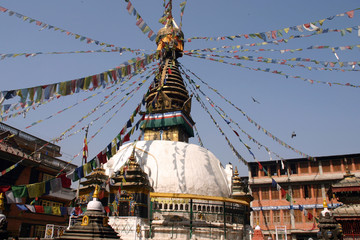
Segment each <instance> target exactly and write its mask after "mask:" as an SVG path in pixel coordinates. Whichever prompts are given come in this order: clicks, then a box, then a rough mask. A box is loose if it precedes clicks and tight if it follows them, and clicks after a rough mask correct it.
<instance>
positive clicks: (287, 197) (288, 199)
mask: <svg viewBox="0 0 360 240" xmlns="http://www.w3.org/2000/svg"><path fill="white" fill-rule="evenodd" d="M286 201H288V202H290V201H291V197H290V195H289V194H288V193H286Z"/></svg>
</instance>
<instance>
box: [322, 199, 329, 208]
mask: <svg viewBox="0 0 360 240" xmlns="http://www.w3.org/2000/svg"><path fill="white" fill-rule="evenodd" d="M323 207H324V208H327V207H328V205H327V202H326V199H325V198H324V201H323Z"/></svg>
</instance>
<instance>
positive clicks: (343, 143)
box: [0, 0, 360, 175]
mask: <svg viewBox="0 0 360 240" xmlns="http://www.w3.org/2000/svg"><path fill="white" fill-rule="evenodd" d="M180 2H182V1H174V3H173V4H174V13H173V14H174V16H175V19H176V21H177V23H179V22H180V17H179V16H180V10H179V4H180ZM132 3H133V5H134V6H135V8H136V10H137V11H138V12H139V13H140V15H141V16H142V17H143V19H144V20H145V21H146V23H147V24H148V25H149V26H150V27H151V28H152V29H153V30H154V31H155V32H157V30H158V29H159V28H161V27H162V25H161V24H160V23H158V20H159V18H160V17H161V15H162V12H163V7H162V3H163V1H162V0H152V1H140V0H133V1H132ZM0 5H1V6H2V7H5V8H8V9H10V10H12V11H15V12H18V13H21V14H23V15H25V16H28V17H31V18H34V19H38V20H40V21H42V22H44V23H48V24H50V25H53V26H56V27H59V28H62V29H66V30H69V31H70V32H73V33H78V34H81V35H83V36H87V37H90V38H93V39H96V40H100V41H102V42H107V43H113V44H114V45H116V46H118V47H129V48H136V49H145V50H149V51H150V50H154V49H155V47H156V46H155V43H154V42H151V41H149V40H148V39H147V38H146V36H145V35H144V34H142V32H141V31H140V30H139V29H138V28H137V26H136V25H135V19H134V18H133V16H130V15H129V14H128V13H127V11H126V3H125V1H120V0H119V1H112V0H106V1H95V0H62V1H48V0H16V1H13V0H3V1H2V2H1V4H0ZM357 7H359V5H358V1H355V0H354V1H352V0H348V1H334V0H331V1H328V0H318V1H307V0H304V1H301V3H300V2H298V1H283V0H276V1H265V0H259V1H237V0H228V1H208V0H197V1H191V0H189V1H188V2H187V5H186V8H185V12H184V17H183V32H184V34H185V38H189V37H195V36H199V37H200V36H201V37H218V36H231V35H238V34H248V33H258V32H267V31H272V30H278V29H283V28H286V27H290V26H297V25H302V24H304V23H309V22H314V21H317V20H321V19H324V18H327V17H330V16H334V15H336V14H339V13H344V12H347V11H349V10H352V9H356V8H357ZM359 18H360V11H355V15H354V18H348V17H346V16H345V17H337V18H334V19H333V20H327V21H325V22H324V24H323V26H322V27H323V28H329V29H343V28H348V27H353V26H357V25H358V22H359ZM0 28H1V38H0V54H4V53H24V52H25V53H33V52H66V51H86V50H99V49H101V47H99V46H97V45H95V44H86V43H85V42H81V41H79V40H77V39H74V38H73V37H71V36H67V35H66V34H64V33H61V32H59V31H57V32H55V31H53V30H48V29H44V30H42V31H40V28H39V27H38V26H36V25H35V24H34V23H33V24H29V22H23V21H22V20H19V19H18V18H17V17H15V16H8V14H4V13H0ZM304 33H305V32H304ZM304 33H300V32H295V31H290V32H289V34H286V35H285V34H284V38H288V37H289V36H291V35H298V34H304ZM306 33H309V32H306ZM259 42H262V41H261V40H260V39H245V38H239V39H235V40H234V41H230V40H223V41H206V40H193V41H192V42H187V43H185V50H191V49H203V48H213V47H221V46H236V45H244V44H248V43H259ZM358 43H359V37H358V33H357V31H354V32H353V33H351V34H350V33H347V34H346V35H345V36H341V34H340V33H328V34H321V35H316V36H312V37H307V38H298V39H292V40H289V41H288V43H280V44H278V45H276V44H268V45H265V46H262V47H261V48H266V49H274V50H281V49H297V48H303V49H306V48H308V47H310V46H315V45H327V46H333V47H340V46H349V45H356V44H358ZM244 49H252V50H255V49H259V47H244ZM358 51H359V49H358V48H356V47H355V48H354V49H353V50H346V51H340V50H339V51H337V52H336V53H337V54H338V57H339V59H340V61H359V59H358ZM205 54H207V53H205ZM214 54H218V53H214ZM225 55H226V56H233V55H231V54H225ZM237 55H239V56H254V57H256V58H257V57H266V58H273V59H289V58H295V57H296V58H310V59H314V60H318V61H332V62H336V61H337V59H336V57H335V55H334V53H333V52H332V51H331V50H330V49H322V50H304V51H298V52H294V53H283V54H280V53H279V52H268V51H267V52H260V53H259V52H258V53H256V52H253V51H249V52H240V53H237ZM134 56H136V55H135V54H131V53H124V54H122V55H120V54H119V53H89V54H58V55H55V54H47V55H46V54H44V55H39V56H36V57H28V58H25V57H23V56H22V57H15V58H5V59H4V60H1V61H0V71H1V80H0V81H1V90H10V89H19V88H26V87H32V86H38V85H42V84H50V83H57V82H62V81H68V80H72V79H77V78H81V77H85V76H89V75H93V74H98V73H101V72H104V71H106V70H108V69H112V68H114V67H116V66H117V65H119V64H121V63H123V62H124V61H127V60H129V59H130V58H133V57H134ZM179 61H180V62H181V63H182V64H183V65H184V66H185V67H186V68H188V69H190V70H191V71H193V72H194V73H196V74H197V75H198V76H199V77H200V78H201V79H202V80H204V81H206V82H207V83H208V84H209V85H210V86H212V87H213V88H215V89H217V90H218V91H219V92H220V93H221V94H222V95H223V96H225V97H226V98H228V99H229V100H230V101H231V102H232V103H233V104H234V105H236V106H237V107H239V108H241V109H242V110H243V111H245V112H246V113H247V114H248V115H249V116H250V117H251V118H252V119H253V120H255V121H256V122H258V123H259V124H261V126H262V127H264V128H265V129H267V130H268V131H270V132H271V133H272V134H274V135H275V136H277V137H278V138H280V139H281V140H283V141H284V142H286V143H287V144H289V145H291V146H293V147H294V148H296V149H298V150H300V151H302V152H304V153H306V154H309V155H312V156H326V155H337V154H349V153H358V151H359V150H358V149H359V142H360V141H359V136H360V127H359V125H358V122H359V119H360V111H359V108H358V103H359V102H360V95H359V91H360V89H359V88H351V87H344V86H332V87H330V86H327V85H324V84H318V83H314V84H310V83H308V82H304V81H302V80H299V79H295V78H285V77H283V76H281V75H278V74H271V73H266V72H261V71H253V70H249V69H246V68H241V67H237V66H231V65H226V64H222V63H219V62H213V61H209V60H204V59H199V58H193V57H189V56H184V57H183V58H181V59H179ZM229 61H232V62H235V63H242V64H243V65H246V66H248V67H255V68H258V67H259V68H262V69H265V68H270V69H271V71H274V70H277V71H283V72H284V73H286V74H288V75H292V76H301V77H303V78H308V79H312V80H314V81H316V80H318V81H325V82H339V83H344V84H345V83H351V84H354V85H360V82H359V78H358V75H359V73H358V72H357V71H345V72H340V71H337V70H333V71H329V70H328V71H320V70H319V71H317V70H311V71H310V70H308V69H306V68H301V67H296V66H295V67H289V66H281V65H277V64H267V63H257V62H249V61H234V60H229ZM295 64H296V62H295ZM303 64H304V65H308V66H313V67H321V65H318V66H317V65H311V64H308V63H303ZM344 69H349V68H344ZM355 69H356V70H360V67H359V66H356V67H355ZM135 79H136V78H135ZM195 80H196V79H194V81H195ZM148 84H149V83H146V84H145V86H144V87H143V88H141V89H140V90H139V92H138V93H137V94H136V95H135V96H134V97H133V98H132V99H131V100H130V101H129V103H128V104H126V105H125V106H124V107H123V108H122V109H121V110H120V111H119V114H117V115H116V116H115V117H114V118H112V120H111V121H110V122H109V123H108V124H107V125H106V126H105V127H103V129H102V130H101V132H99V134H98V135H97V136H96V138H94V139H93V140H92V141H91V142H90V143H89V155H90V157H92V156H94V155H95V154H97V153H98V152H99V151H101V150H102V149H103V148H104V147H106V145H107V144H108V143H110V142H111V140H112V139H113V138H114V137H115V136H116V134H117V133H118V132H119V131H120V130H121V128H122V127H123V126H124V124H125V123H126V121H127V120H128V119H129V117H130V115H131V113H132V111H133V110H134V108H135V106H136V104H138V103H139V102H140V100H141V97H142V95H143V94H144V93H145V91H146V86H148ZM201 89H202V90H203V91H204V92H205V93H206V94H207V95H208V96H209V97H210V98H211V99H212V100H213V101H214V102H215V103H216V104H217V105H219V106H221V108H222V109H223V110H224V111H225V112H226V113H227V114H228V115H229V116H230V117H231V118H232V119H233V120H234V121H235V122H237V123H238V124H239V125H240V126H241V128H242V129H243V130H245V131H246V132H247V133H248V134H249V135H251V136H252V137H253V138H255V139H256V140H257V141H258V142H260V143H262V144H263V145H265V146H267V147H268V148H269V149H270V150H271V151H273V152H275V153H277V154H278V155H280V156H281V157H283V158H299V157H301V156H300V155H298V154H297V153H295V152H293V151H291V150H289V149H287V148H284V147H283V146H281V145H280V144H278V143H277V142H275V141H274V140H273V139H272V138H270V137H269V136H266V135H265V134H264V133H263V132H261V131H259V130H257V128H256V127H254V126H253V125H252V124H250V123H249V121H248V120H247V119H246V118H244V117H243V115H242V114H241V113H239V112H238V111H236V110H235V109H234V108H232V107H231V106H230V105H229V104H227V103H226V102H224V101H223V100H221V98H219V97H217V95H216V94H214V93H213V92H211V91H209V90H208V89H207V88H206V87H205V86H201ZM99 91H100V90H99ZM99 91H96V92H99ZM110 92H111V90H108V91H106V92H104V93H102V94H99V95H98V96H96V97H93V98H92V99H91V100H89V101H86V102H85V103H82V104H79V105H78V106H76V107H74V108H72V109H70V110H67V111H65V112H63V113H61V114H59V115H57V116H56V117H53V118H51V119H49V120H45V121H44V122H42V123H40V124H37V125H35V126H33V127H31V128H29V129H27V130H25V127H26V126H28V125H30V124H31V123H33V122H35V121H38V120H40V119H44V118H46V117H48V116H50V115H52V114H54V113H56V112H57V111H59V110H61V109H63V108H66V107H68V106H71V105H73V104H75V103H76V102H78V101H81V100H82V99H84V98H86V97H88V96H89V95H91V94H93V93H94V92H88V93H80V94H75V95H72V96H68V97H61V98H59V99H58V100H54V101H53V102H51V103H48V104H46V105H43V106H41V107H39V108H37V109H36V110H31V111H29V112H28V113H27V115H26V117H25V118H24V117H17V118H15V119H10V120H8V121H6V122H5V123H7V124H10V125H12V126H14V127H17V128H19V129H22V130H25V131H27V132H29V133H31V134H34V135H36V136H39V137H41V138H43V139H45V140H50V139H53V138H55V137H57V136H59V135H60V134H61V133H62V132H63V131H65V130H66V129H68V128H69V127H70V126H72V125H73V124H74V123H76V122H77V121H78V120H79V119H81V117H82V116H84V115H86V114H87V113H88V112H89V111H90V110H91V109H92V108H94V107H95V106H96V104H98V103H99V102H100V101H101V100H102V99H103V97H104V96H105V95H108V94H110ZM122 96H123V95H120V96H119V97H118V98H117V99H116V100H114V101H113V102H111V103H109V104H107V105H106V106H104V107H103V108H101V109H99V110H98V111H96V113H95V114H93V115H91V117H89V118H88V119H86V120H84V121H83V122H82V123H81V124H79V125H77V127H75V128H74V129H73V130H72V131H70V132H74V131H76V130H78V129H79V128H81V127H83V126H85V125H86V124H88V123H89V122H90V121H91V120H93V119H95V118H96V117H98V116H99V115H101V114H102V113H103V112H105V111H106V110H107V109H108V108H110V107H111V106H113V105H114V104H115V103H116V102H117V101H118V100H119V99H120V98H121V97H122ZM252 97H254V98H255V99H257V100H258V101H259V102H260V104H258V103H255V102H253V100H252ZM204 100H205V99H204ZM205 101H206V100H205ZM192 103H193V110H192V117H193V119H194V121H195V122H196V126H197V129H198V130H199V134H200V136H201V138H202V141H203V143H204V146H205V147H206V148H208V149H209V150H211V151H212V152H213V153H214V154H215V155H216V156H217V157H218V158H219V159H220V160H221V161H222V163H224V164H226V163H228V162H232V163H233V164H234V165H236V166H238V167H239V168H240V173H241V175H246V174H247V169H246V167H245V166H244V165H243V164H241V163H239V162H238V160H237V158H236V157H235V156H234V155H233V153H232V151H231V150H230V149H229V148H228V146H227V144H226V141H225V140H224V137H223V136H222V135H221V134H220V133H219V131H218V130H217V128H216V127H215V126H214V124H213V122H212V121H211V119H210V118H209V116H208V115H207V114H206V113H205V112H204V111H203V109H202V108H201V107H200V106H199V104H198V103H197V102H196V100H195V99H193V102H192ZM208 108H209V109H210V110H211V114H212V115H213V116H214V117H215V118H216V121H217V122H218V123H219V125H220V126H221V128H222V129H223V131H224V132H225V134H226V136H227V137H228V138H229V139H230V141H231V143H232V144H233V145H234V146H235V148H236V149H237V151H238V152H239V153H240V154H241V155H242V156H243V157H244V158H245V159H246V160H247V161H253V160H252V157H251V155H250V154H249V153H248V152H247V150H246V149H245V148H244V146H243V145H242V144H241V143H240V142H239V139H238V138H236V136H235V135H234V134H233V132H232V131H231V130H230V129H229V128H228V126H227V124H226V123H225V122H224V121H223V120H222V119H221V118H219V116H218V115H217V114H216V112H214V111H212V109H211V106H208ZM116 110H117V107H115V108H114V109H113V110H112V111H110V112H109V113H108V114H107V115H105V116H104V117H103V118H101V119H100V120H99V121H97V123H96V124H94V125H92V126H91V127H90V129H89V135H90V136H91V135H93V134H94V133H95V132H96V131H97V130H98V129H99V128H100V127H102V126H103V125H104V124H105V122H106V121H107V119H108V118H109V117H110V116H111V115H112V114H113V113H114V112H115V111H116ZM234 129H236V130H237V128H236V127H234ZM237 131H238V132H240V131H239V130H237ZM293 131H295V132H296V134H297V136H296V137H295V138H291V133H292V132H293ZM70 132H69V133H70ZM134 136H135V137H137V136H138V133H136V134H134ZM83 137H84V132H80V133H79V134H76V135H74V136H73V137H70V138H67V139H65V140H63V141H61V142H59V143H58V144H59V145H60V146H61V147H62V152H63V159H64V160H66V161H68V160H70V159H71V156H74V155H76V154H77V153H78V152H80V150H81V148H82V142H83ZM240 137H241V139H242V140H243V141H244V142H245V143H246V144H248V145H249V146H250V147H251V150H252V151H253V153H254V154H255V156H256V157H257V159H259V160H268V159H269V155H268V153H267V152H266V151H265V150H264V148H260V149H258V147H257V145H256V144H254V143H253V142H251V141H249V140H248V138H247V136H245V135H243V134H242V135H241V134H240ZM191 142H192V143H194V144H198V141H197V139H196V138H194V139H192V140H191ZM272 157H273V158H274V159H276V157H275V156H274V155H273V156H272ZM80 161H81V160H80V158H76V159H75V160H74V163H75V164H79V163H80Z"/></svg>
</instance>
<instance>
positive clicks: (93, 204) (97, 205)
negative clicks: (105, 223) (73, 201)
mask: <svg viewBox="0 0 360 240" xmlns="http://www.w3.org/2000/svg"><path fill="white" fill-rule="evenodd" d="M86 209H87V210H96V211H101V212H104V207H103V205H102V203H101V202H100V201H99V200H98V199H97V198H94V199H93V200H92V201H90V202H89V203H88V204H87V208H86Z"/></svg>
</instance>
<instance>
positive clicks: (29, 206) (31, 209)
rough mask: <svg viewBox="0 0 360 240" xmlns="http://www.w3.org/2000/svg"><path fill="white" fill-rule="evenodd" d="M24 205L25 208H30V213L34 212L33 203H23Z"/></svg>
mask: <svg viewBox="0 0 360 240" xmlns="http://www.w3.org/2000/svg"><path fill="white" fill-rule="evenodd" d="M25 206H26V207H27V209H29V210H30V212H32V213H35V212H36V211H35V207H34V206H33V205H29V204H25Z"/></svg>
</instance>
